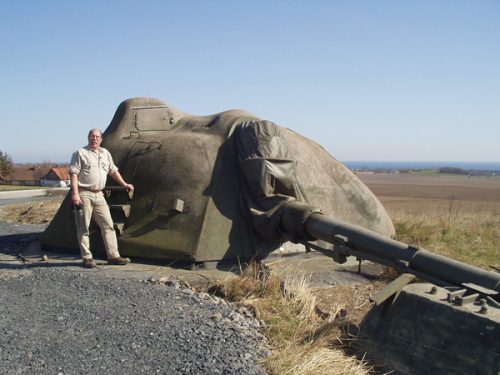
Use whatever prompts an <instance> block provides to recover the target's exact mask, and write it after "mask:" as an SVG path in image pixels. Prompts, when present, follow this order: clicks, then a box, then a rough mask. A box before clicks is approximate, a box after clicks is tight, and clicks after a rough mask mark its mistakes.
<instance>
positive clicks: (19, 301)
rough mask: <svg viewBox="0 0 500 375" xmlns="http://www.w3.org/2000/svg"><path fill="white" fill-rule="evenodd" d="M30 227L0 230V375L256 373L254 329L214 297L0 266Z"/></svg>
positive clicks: (75, 273)
mask: <svg viewBox="0 0 500 375" xmlns="http://www.w3.org/2000/svg"><path fill="white" fill-rule="evenodd" d="M37 229H38V231H39V230H40V229H43V227H41V228H37V227H32V226H13V225H7V224H5V223H1V224H0V246H1V247H2V248H0V250H1V254H0V255H2V257H0V300H1V303H0V353H1V355H0V374H64V375H69V374H156V373H160V374H266V371H265V370H264V369H263V367H262V366H260V365H259V360H261V359H263V358H264V357H265V356H266V355H269V350H268V349H267V347H266V346H265V345H264V342H265V341H264V339H263V337H262V335H261V333H260V331H261V330H262V328H263V326H262V323H261V322H259V321H258V320H256V319H254V318H253V317H252V316H251V314H250V313H249V312H248V311H246V310H244V309H242V308H238V307H236V306H232V305H229V304H227V303H226V302H225V301H224V300H222V299H220V298H217V297H213V296H209V295H208V294H204V293H195V292H193V291H192V290H191V289H189V288H182V287H180V286H179V283H176V282H170V283H168V285H165V284H159V283H152V282H149V281H138V280H134V279H130V278H128V279H125V278H123V279H120V278H110V277H106V276H104V275H102V272H99V271H98V270H83V269H82V270H81V271H80V270H78V269H71V268H67V267H65V266H64V265H63V264H62V265H60V266H47V267H43V266H40V265H39V264H38V266H37V264H33V265H31V264H30V263H27V264H25V265H23V264H19V263H12V262H11V263H9V262H7V261H5V260H6V259H7V258H6V257H7V256H8V255H10V256H12V254H14V253H15V252H17V251H18V250H19V248H20V247H22V245H23V243H24V244H26V243H28V242H30V241H32V240H33V239H36V236H37V234H36V230H37ZM34 231H35V233H33V232H34ZM23 232H27V233H31V234H22V233H23ZM6 245H7V246H8V248H7V249H5V246H6ZM5 250H6V251H5ZM2 259H3V260H2Z"/></svg>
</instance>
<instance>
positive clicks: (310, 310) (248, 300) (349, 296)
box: [216, 264, 373, 375]
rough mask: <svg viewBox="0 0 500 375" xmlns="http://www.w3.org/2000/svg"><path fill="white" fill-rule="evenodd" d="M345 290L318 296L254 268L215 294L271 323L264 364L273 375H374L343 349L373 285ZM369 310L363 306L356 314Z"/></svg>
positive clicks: (300, 283) (296, 280) (301, 281)
mask: <svg viewBox="0 0 500 375" xmlns="http://www.w3.org/2000/svg"><path fill="white" fill-rule="evenodd" d="M343 288H344V289H342V288H328V291H326V290H322V292H323V294H322V293H321V292H314V291H313V290H311V289H310V288H309V287H308V283H307V280H306V279H305V278H304V277H294V276H293V275H291V274H290V275H285V276H284V277H283V276H282V275H278V274H275V273H273V272H272V271H268V270H264V269H263V268H262V267H261V266H259V265H256V264H251V265H250V266H249V267H247V268H246V269H245V271H243V273H242V274H241V276H240V277H238V278H231V279H229V280H227V281H225V282H222V283H220V284H219V285H218V286H217V287H216V290H217V292H218V293H219V294H221V295H222V296H223V297H224V298H225V299H227V300H230V301H233V302H237V303H239V304H241V305H244V306H246V307H247V308H249V309H250V310H252V311H253V312H254V313H255V316H256V317H257V318H258V319H260V320H262V321H264V322H265V323H266V326H267V329H266V337H267V339H268V341H269V344H270V346H271V349H272V353H273V354H272V355H271V356H269V357H268V358H267V359H266V360H265V363H264V365H265V367H266V368H267V370H268V371H269V372H270V373H271V374H280V375H284V374H286V375H299V374H300V375H308V374H310V375H313V374H315V375H322V374H332V373H334V374H345V375H347V374H349V375H365V374H369V373H370V367H369V365H368V364H367V363H366V362H365V361H363V360H359V359H357V358H356V357H354V356H351V355H347V354H346V353H345V351H344V349H345V348H346V347H347V346H348V343H347V342H346V339H345V337H346V332H347V327H348V326H349V325H350V324H352V323H353V319H354V317H358V316H359V314H357V312H358V311H355V310H356V307H355V302H353V301H355V300H357V299H359V298H364V299H366V300H367V299H368V295H369V293H371V292H372V291H373V286H372V285H367V286H366V288H367V289H366V290H365V291H364V293H356V292H355V291H354V290H353V289H352V288H357V289H359V288H362V287H360V286H359V285H358V286H353V285H351V286H343ZM345 288H347V289H349V290H347V289H345ZM324 293H326V294H327V295H326V294H324ZM332 293H333V294H332ZM353 295H355V296H356V297H354V298H353ZM332 301H333V303H332ZM358 302H359V301H358ZM367 306H368V305H367V303H362V304H359V303H358V305H357V309H358V310H360V309H364V310H366V308H367ZM348 312H349V313H348ZM361 315H364V313H363V314H361Z"/></svg>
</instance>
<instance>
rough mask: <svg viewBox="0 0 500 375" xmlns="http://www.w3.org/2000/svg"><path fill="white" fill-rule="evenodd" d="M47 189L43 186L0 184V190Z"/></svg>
mask: <svg viewBox="0 0 500 375" xmlns="http://www.w3.org/2000/svg"><path fill="white" fill-rule="evenodd" d="M36 189H45V187H43V186H17V185H0V191H13V190H36Z"/></svg>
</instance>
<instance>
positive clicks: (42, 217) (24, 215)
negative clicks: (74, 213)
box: [0, 199, 61, 224]
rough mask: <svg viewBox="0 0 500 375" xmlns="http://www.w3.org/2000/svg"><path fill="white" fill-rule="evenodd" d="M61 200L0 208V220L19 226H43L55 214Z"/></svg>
mask: <svg viewBox="0 0 500 375" xmlns="http://www.w3.org/2000/svg"><path fill="white" fill-rule="evenodd" d="M60 205H61V200H59V199H56V200H45V201H36V202H28V203H18V204H9V205H5V206H1V208H0V220H3V221H7V222H9V223H19V224H45V223H48V222H50V221H51V220H52V218H53V217H54V215H55V214H56V212H57V210H58V209H59V206H60Z"/></svg>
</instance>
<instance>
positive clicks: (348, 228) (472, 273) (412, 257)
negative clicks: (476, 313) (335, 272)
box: [282, 202, 500, 292]
mask: <svg viewBox="0 0 500 375" xmlns="http://www.w3.org/2000/svg"><path fill="white" fill-rule="evenodd" d="M289 217H291V218H292V220H289ZM297 218H299V219H300V220H297ZM301 225H302V228H300V226H301ZM282 227H283V229H284V231H285V232H287V233H289V234H290V235H292V236H295V237H296V238H297V237H298V238H301V239H302V240H311V239H315V240H323V241H325V242H328V243H330V244H338V242H339V236H341V237H343V238H345V239H346V240H347V243H346V245H347V247H348V248H350V249H352V254H353V255H356V256H357V257H358V258H361V259H368V260H373V261H375V262H379V263H382V264H385V265H389V266H393V267H394V268H396V269H397V270H398V271H402V272H409V273H413V274H415V275H416V276H418V277H421V278H422V279H425V280H427V281H430V282H432V283H437V284H438V285H439V284H440V285H455V286H462V285H463V284H466V283H471V284H475V285H478V286H480V287H483V288H486V289H489V290H492V291H496V292H500V274H497V273H495V272H488V271H485V270H482V269H480V268H478V267H474V266H471V265H468V264H465V263H462V262H459V261H456V260H453V259H449V258H447V257H444V256H441V255H438V254H435V253H432V252H430V251H427V250H425V249H421V248H417V247H414V246H409V245H407V244H404V243H402V242H399V241H396V240H393V239H391V238H388V237H385V236H383V235H380V234H378V233H376V232H373V231H371V230H368V229H365V228H362V227H359V226H356V225H352V224H349V223H346V222H343V221H340V220H336V219H334V218H331V217H327V216H325V215H323V214H322V213H321V211H320V210H318V209H315V208H313V207H311V206H309V205H307V204H304V203H300V202H295V203H292V204H290V205H288V206H287V208H286V209H285V210H284V212H283V216H282ZM304 234H305V236H304Z"/></svg>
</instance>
